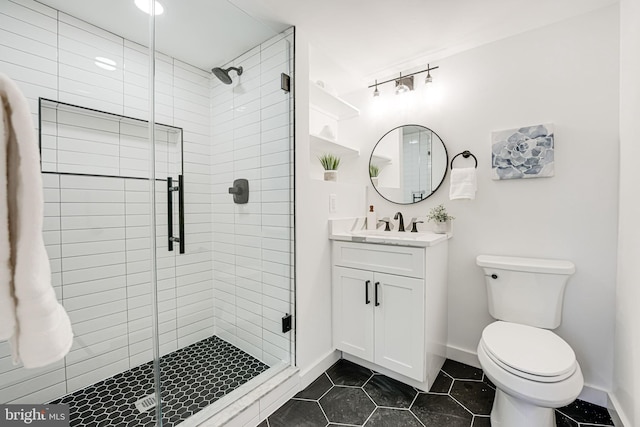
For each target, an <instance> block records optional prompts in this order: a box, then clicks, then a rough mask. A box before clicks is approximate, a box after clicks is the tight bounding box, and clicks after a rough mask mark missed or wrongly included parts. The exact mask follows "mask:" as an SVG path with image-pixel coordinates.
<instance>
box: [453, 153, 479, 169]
mask: <svg viewBox="0 0 640 427" xmlns="http://www.w3.org/2000/svg"><path fill="white" fill-rule="evenodd" d="M458 156H462V157H464V158H465V159H466V158H468V157H469V156H471V157H473V160H474V161H475V162H476V166H475V167H476V169H477V168H478V159H476V156H474V155H473V153H471V151H469V150H464V151H463V152H462V153H458V154H456V155H455V156H453V159H451V169H453V161H454V160H455V159H456V157H458Z"/></svg>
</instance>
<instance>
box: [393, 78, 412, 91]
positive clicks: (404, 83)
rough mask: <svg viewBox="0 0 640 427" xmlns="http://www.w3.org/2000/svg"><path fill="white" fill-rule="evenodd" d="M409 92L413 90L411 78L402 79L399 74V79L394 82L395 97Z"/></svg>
mask: <svg viewBox="0 0 640 427" xmlns="http://www.w3.org/2000/svg"><path fill="white" fill-rule="evenodd" d="M411 90H413V76H405V77H402V73H400V78H399V79H397V80H396V95H401V94H403V93H407V92H409V91H411Z"/></svg>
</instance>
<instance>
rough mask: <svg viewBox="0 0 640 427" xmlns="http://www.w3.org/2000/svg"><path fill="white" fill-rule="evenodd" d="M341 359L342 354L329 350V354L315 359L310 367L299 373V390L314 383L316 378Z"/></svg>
mask: <svg viewBox="0 0 640 427" xmlns="http://www.w3.org/2000/svg"><path fill="white" fill-rule="evenodd" d="M341 357H342V352H340V351H338V350H331V351H330V352H329V353H327V354H325V355H324V356H322V357H320V358H319V359H317V360H316V361H315V363H313V364H312V365H311V366H310V367H308V368H306V369H305V370H303V371H300V390H304V389H305V388H306V387H307V386H308V385H309V384H311V383H312V382H314V381H315V379H316V378H318V377H319V376H320V375H322V373H323V372H324V371H326V370H327V369H329V368H330V367H331V365H333V364H334V363H336V362H337V361H338V360H340V358H341Z"/></svg>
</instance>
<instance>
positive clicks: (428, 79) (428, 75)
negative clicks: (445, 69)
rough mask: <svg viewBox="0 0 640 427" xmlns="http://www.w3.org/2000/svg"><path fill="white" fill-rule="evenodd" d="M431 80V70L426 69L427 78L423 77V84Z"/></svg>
mask: <svg viewBox="0 0 640 427" xmlns="http://www.w3.org/2000/svg"><path fill="white" fill-rule="evenodd" d="M432 81H433V77H431V72H430V71H427V78H426V79H424V84H426V85H428V84H429V83H431V82H432Z"/></svg>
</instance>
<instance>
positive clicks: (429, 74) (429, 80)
mask: <svg viewBox="0 0 640 427" xmlns="http://www.w3.org/2000/svg"><path fill="white" fill-rule="evenodd" d="M436 68H437V67H436ZM431 82H433V77H431V70H430V69H429V64H427V78H425V79H424V84H426V85H428V84H429V83H431Z"/></svg>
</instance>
